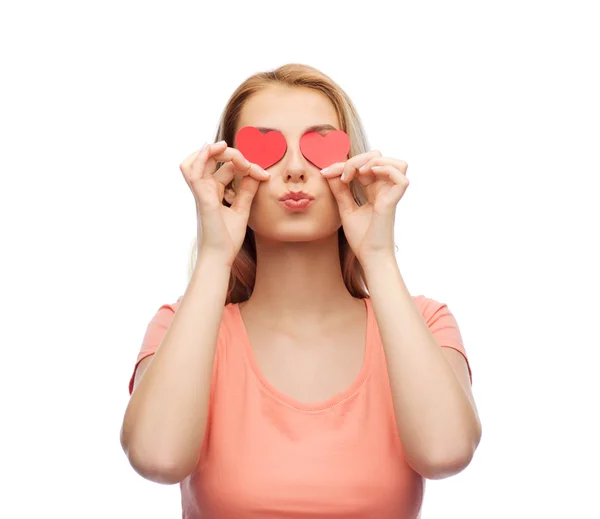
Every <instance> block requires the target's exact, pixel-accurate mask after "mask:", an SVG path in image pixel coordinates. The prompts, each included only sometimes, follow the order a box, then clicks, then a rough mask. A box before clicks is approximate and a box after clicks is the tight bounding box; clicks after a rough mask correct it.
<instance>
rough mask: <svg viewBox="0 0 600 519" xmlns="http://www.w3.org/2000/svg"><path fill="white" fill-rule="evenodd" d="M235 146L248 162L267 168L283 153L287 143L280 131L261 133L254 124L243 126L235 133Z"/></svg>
mask: <svg viewBox="0 0 600 519" xmlns="http://www.w3.org/2000/svg"><path fill="white" fill-rule="evenodd" d="M236 147H237V149H238V150H240V152H241V153H242V155H243V156H244V157H245V158H246V159H248V160H249V161H250V162H254V163H255V164H258V165H259V166H260V167H261V168H263V169H267V168H268V167H269V166H272V165H273V164H275V163H276V162H278V161H279V160H281V158H282V157H283V156H284V155H285V150H286V149H287V143H286V141H285V137H284V136H283V134H282V133H281V132H277V131H270V132H267V133H261V132H260V130H258V129H257V128H255V127H254V126H244V127H243V128H242V129H241V130H240V131H239V132H238V133H237V135H236Z"/></svg>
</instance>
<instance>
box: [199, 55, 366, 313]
mask: <svg viewBox="0 0 600 519" xmlns="http://www.w3.org/2000/svg"><path fill="white" fill-rule="evenodd" d="M273 84H280V85H287V86H291V87H307V88H313V89H315V90H317V91H319V92H321V93H323V94H325V95H326V96H327V97H328V98H329V100H330V101H331V102H332V103H333V106H334V107H335V110H336V112H337V116H338V119H339V121H340V124H341V128H340V129H342V130H344V131H345V132H346V133H347V134H348V136H349V137H350V152H349V156H350V157H353V156H354V155H358V154H359V153H364V152H365V151H368V149H369V146H368V142H367V138H366V134H365V131H364V129H363V127H362V123H361V121H360V119H359V117H358V114H357V112H356V109H355V107H354V105H353V103H352V101H351V100H350V98H349V97H348V95H347V94H346V93H345V92H344V91H343V90H342V89H341V88H340V86H339V85H337V84H336V83H335V82H334V81H333V80H332V79H330V78H329V77H328V76H326V75H325V74H323V73H322V72H320V71H319V70H317V69H315V68H313V67H310V66H308V65H302V64H297V63H290V64H287V65H283V66H281V67H279V68H277V69H275V70H272V71H267V72H259V73H257V74H254V75H252V76H250V77H249V78H248V79H246V80H245V81H244V82H243V83H242V84H241V85H240V86H239V87H238V88H237V89H236V90H235V92H234V93H233V94H232V95H231V97H230V98H229V101H228V102H227V105H226V106H225V109H224V110H223V113H222V115H221V119H220V122H219V127H218V129H217V133H216V136H215V142H218V141H221V140H224V141H226V142H227V145H228V146H230V147H233V143H234V138H235V135H234V132H235V128H236V125H237V122H238V119H239V116H240V113H241V111H242V108H243V107H244V103H245V102H246V101H247V100H248V99H250V97H251V96H253V95H254V94H256V93H257V92H260V91H261V90H262V89H264V88H266V87H268V86H269V85H273ZM220 165H221V164H219V167H220ZM232 183H233V180H232V181H231V183H230V184H229V185H228V186H227V187H231V185H232ZM349 187H350V192H351V193H352V196H353V197H354V200H356V203H357V204H358V205H363V204H364V203H365V202H366V201H367V197H366V194H365V191H364V188H363V186H362V185H361V184H360V183H359V182H357V181H356V179H353V180H352V181H351V182H350V185H349ZM223 204H224V205H226V206H228V207H229V206H230V204H229V203H228V202H227V201H226V200H225V199H223ZM200 238H201V237H200ZM338 245H339V255H340V266H341V269H342V275H343V279H344V284H345V285H346V288H347V289H348V291H349V292H350V293H351V294H352V296H354V297H357V298H365V297H369V294H368V288H367V284H366V281H365V275H364V271H363V269H362V266H361V265H360V262H359V261H358V259H357V257H356V256H355V254H354V252H353V251H352V249H351V248H350V246H349V245H348V241H347V240H346V236H345V234H344V231H343V228H342V227H340V229H339V230H338ZM197 260H198V236H197V237H196V238H195V240H194V242H193V244H192V251H191V255H190V261H189V266H188V278H191V277H192V275H193V272H194V268H195V266H196V262H197ZM255 279H256V243H255V241H254V232H253V231H252V229H250V228H249V227H246V236H245V237H244V242H243V244H242V247H241V249H240V251H239V253H238V255H237V257H236V259H235V260H234V263H233V265H232V268H231V275H230V278H229V286H228V290H227V297H226V300H225V304H229V303H240V302H242V301H246V300H247V299H248V298H249V297H250V295H251V294H252V291H253V289H254V282H255Z"/></svg>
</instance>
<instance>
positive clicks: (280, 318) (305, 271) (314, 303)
mask: <svg viewBox="0 0 600 519" xmlns="http://www.w3.org/2000/svg"><path fill="white" fill-rule="evenodd" d="M255 238H256V254H257V266H256V281H255V284H254V289H253V292H252V295H251V296H250V299H249V300H248V301H247V302H246V303H245V304H244V305H243V306H248V307H249V308H254V312H260V313H261V314H262V315H263V316H264V319H265V320H268V321H270V322H273V323H278V325H279V326H281V327H286V328H287V327H288V326H302V324H303V323H306V322H323V321H324V320H328V319H327V317H326V316H328V315H332V316H333V315H335V316H338V315H339V313H340V312H344V310H345V309H348V308H350V307H352V306H356V301H355V300H354V298H353V297H352V295H351V294H350V292H348V289H347V288H346V285H345V284H344V279H343V276H342V268H341V265H340V259H339V246H338V235H337V233H335V234H333V235H332V236H329V237H326V238H323V239H320V240H315V241H310V242H293V243H289V242H277V241H270V240H264V239H261V238H260V237H259V236H255ZM324 318H325V319H324Z"/></svg>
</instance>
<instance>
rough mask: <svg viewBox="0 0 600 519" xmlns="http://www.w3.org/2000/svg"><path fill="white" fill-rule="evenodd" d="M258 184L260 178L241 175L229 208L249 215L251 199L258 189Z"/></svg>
mask: <svg viewBox="0 0 600 519" xmlns="http://www.w3.org/2000/svg"><path fill="white" fill-rule="evenodd" d="M259 184H260V180H256V179H255V178H252V177H251V176H250V175H245V176H244V177H242V180H241V182H240V185H239V187H238V189H237V192H236V194H235V198H234V199H233V204H231V209H233V210H234V211H236V212H237V213H240V214H241V215H244V216H249V215H250V207H251V206H252V200H254V195H256V192H257V191H258V185H259Z"/></svg>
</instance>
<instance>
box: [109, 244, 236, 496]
mask: <svg viewBox="0 0 600 519" xmlns="http://www.w3.org/2000/svg"><path fill="white" fill-rule="evenodd" d="M229 275H230V268H229V267H228V266H227V265H226V264H224V263H223V261H220V260H218V259H216V258H213V257H211V256H208V255H202V254H201V255H199V257H198V261H197V264H196V268H195V271H194V274H193V275H192V278H191V280H190V283H189V285H188V287H187V290H186V292H185V294H184V296H183V297H182V299H181V301H180V303H179V307H178V308H177V311H176V312H175V315H174V316H173V320H172V322H171V324H170V326H169V329H168V330H167V332H166V334H165V337H164V339H163V340H162V342H161V344H160V346H159V347H158V349H157V350H156V353H155V354H154V355H153V356H151V357H149V358H147V359H144V360H142V362H141V363H140V366H139V368H141V369H139V370H138V374H136V385H135V389H134V391H133V393H132V395H131V398H130V401H129V404H128V406H127V409H126V411H125V417H124V419H123V425H122V428H121V445H122V446H123V450H124V451H125V453H126V454H127V456H128V458H129V462H130V463H131V465H132V467H133V468H134V469H135V470H136V471H137V472H138V473H139V474H140V475H142V476H143V477H145V478H146V479H149V480H151V481H155V482H157V483H163V484H174V483H177V482H179V481H181V480H182V479H184V478H185V477H186V476H187V475H189V474H190V473H191V472H192V471H193V470H194V469H195V467H196V465H197V462H198V456H199V454H200V448H201V445H202V441H203V439H204V432H205V429H206V419H207V414H208V402H209V392H210V382H211V375H212V368H213V359H214V353H215V345H216V343H217V337H218V333H219V327H220V323H221V318H222V315H223V309H224V305H225V298H226V293H227V287H228V283H229ZM142 364H144V366H142ZM144 367H145V371H143V368H144Z"/></svg>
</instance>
